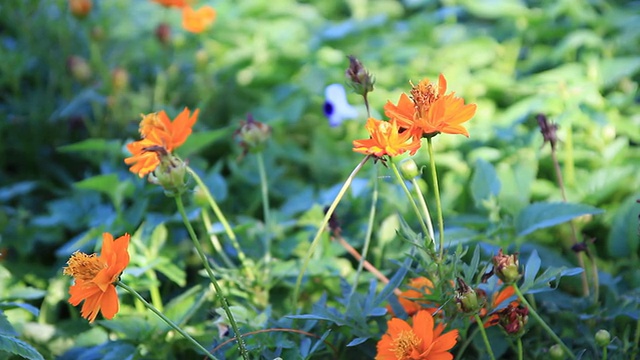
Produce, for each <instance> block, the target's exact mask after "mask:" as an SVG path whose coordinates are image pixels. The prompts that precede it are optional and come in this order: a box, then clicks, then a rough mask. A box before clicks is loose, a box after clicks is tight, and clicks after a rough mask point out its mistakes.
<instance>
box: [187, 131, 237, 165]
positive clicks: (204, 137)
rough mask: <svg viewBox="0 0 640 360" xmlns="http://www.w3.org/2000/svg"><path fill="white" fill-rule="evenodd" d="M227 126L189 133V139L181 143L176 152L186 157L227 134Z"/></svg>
mask: <svg viewBox="0 0 640 360" xmlns="http://www.w3.org/2000/svg"><path fill="white" fill-rule="evenodd" d="M229 131H230V130H229V128H222V129H218V130H210V131H200V132H196V133H193V134H191V135H189V139H188V140H187V141H186V142H185V143H184V144H183V145H182V146H180V148H178V150H176V153H177V154H178V155H180V157H182V158H183V159H184V158H188V157H189V156H191V155H193V154H195V153H197V152H198V151H200V150H202V149H203V148H205V147H207V146H209V145H211V144H213V143H214V142H216V141H218V140H220V139H222V138H225V137H227V136H228V134H229Z"/></svg>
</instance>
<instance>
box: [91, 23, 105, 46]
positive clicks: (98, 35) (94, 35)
mask: <svg viewBox="0 0 640 360" xmlns="http://www.w3.org/2000/svg"><path fill="white" fill-rule="evenodd" d="M89 36H90V37H91V40H93V41H95V42H100V41H102V40H104V37H105V34H104V29H103V28H102V26H99V25H96V26H94V27H92V28H91V33H90V34H89Z"/></svg>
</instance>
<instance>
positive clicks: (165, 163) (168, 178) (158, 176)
mask: <svg viewBox="0 0 640 360" xmlns="http://www.w3.org/2000/svg"><path fill="white" fill-rule="evenodd" d="M158 157H159V158H160V165H158V167H157V168H156V169H155V170H154V172H153V174H150V175H149V181H151V182H153V183H154V184H158V185H160V186H162V187H163V188H164V193H165V195H167V196H170V197H173V196H179V195H180V194H182V193H183V192H185V191H186V190H187V184H186V181H185V177H186V175H187V164H185V163H184V161H182V160H181V159H180V158H178V157H177V156H174V155H172V154H170V153H167V152H166V151H164V152H158Z"/></svg>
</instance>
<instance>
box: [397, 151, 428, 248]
mask: <svg viewBox="0 0 640 360" xmlns="http://www.w3.org/2000/svg"><path fill="white" fill-rule="evenodd" d="M390 163H391V170H393V173H394V175H395V176H396V179H398V183H400V186H401V187H402V190H404V193H405V195H407V198H408V199H409V203H411V208H413V211H414V212H415V213H416V216H417V217H418V220H420V227H421V228H422V233H423V235H424V237H425V238H428V237H429V229H427V224H425V222H424V219H423V218H422V214H420V210H419V209H418V204H416V200H415V199H414V198H413V196H411V192H410V191H409V188H408V187H407V184H405V183H404V179H403V178H402V175H400V172H399V171H398V167H397V166H396V164H395V163H394V162H393V160H392V161H390ZM425 245H428V244H425ZM428 248H429V247H428V246H427V249H428Z"/></svg>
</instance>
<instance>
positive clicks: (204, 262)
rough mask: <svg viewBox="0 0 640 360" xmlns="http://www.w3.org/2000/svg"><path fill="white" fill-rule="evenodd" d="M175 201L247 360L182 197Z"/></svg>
mask: <svg viewBox="0 0 640 360" xmlns="http://www.w3.org/2000/svg"><path fill="white" fill-rule="evenodd" d="M175 199H176V206H177V207H178V212H179V213H180V215H181V216H182V221H183V222H184V225H185V226H186V227H187V231H188V232H189V236H190V237H191V240H192V241H193V245H194V247H195V249H196V252H197V253H198V255H199V256H200V260H201V261H202V264H203V265H204V268H205V270H206V271H207V275H209V279H210V280H211V283H212V284H213V287H214V288H215V290H216V295H217V297H218V299H219V300H220V303H221V304H222V308H223V309H224V312H225V314H226V315H227V318H228V319H229V323H230V325H231V328H232V329H233V332H234V333H235V334H236V336H237V338H238V349H239V350H240V355H241V356H242V358H243V359H244V360H248V359H249V354H248V352H247V349H246V347H245V345H244V340H243V339H242V335H241V334H240V330H239V328H238V324H237V323H236V320H235V318H234V316H233V313H232V312H231V309H230V308H229V302H228V301H227V299H226V298H225V297H224V295H223V294H222V288H220V285H219V284H218V281H217V280H216V277H215V275H214V274H213V270H212V269H211V265H210V264H209V260H208V259H207V256H206V255H205V253H204V250H203V249H202V245H200V241H198V237H197V236H196V232H195V230H194V229H193V226H191V222H190V221H189V218H188V217H187V213H186V211H185V210H184V204H183V203H182V197H181V196H176V197H175Z"/></svg>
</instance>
